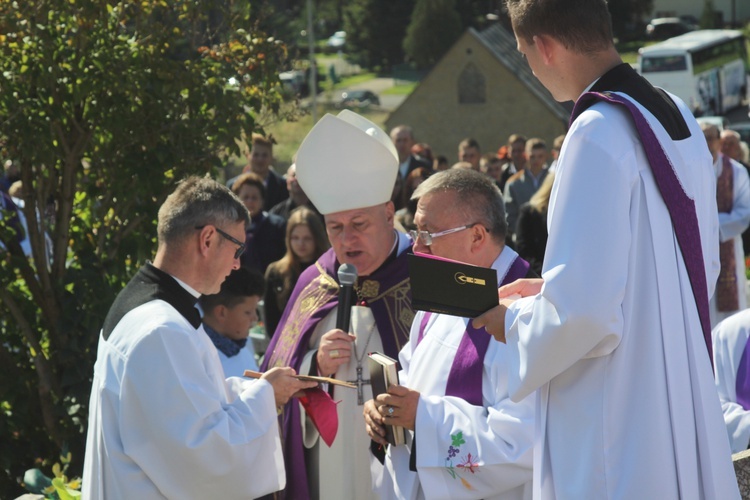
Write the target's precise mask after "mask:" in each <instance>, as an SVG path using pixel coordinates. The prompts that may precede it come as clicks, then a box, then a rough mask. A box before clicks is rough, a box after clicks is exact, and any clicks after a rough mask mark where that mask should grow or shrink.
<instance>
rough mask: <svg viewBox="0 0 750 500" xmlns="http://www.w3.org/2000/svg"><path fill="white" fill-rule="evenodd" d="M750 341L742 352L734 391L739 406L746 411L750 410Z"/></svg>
mask: <svg viewBox="0 0 750 500" xmlns="http://www.w3.org/2000/svg"><path fill="white" fill-rule="evenodd" d="M748 346H750V341H749V342H746V343H745V350H743V351H742V357H741V358H740V364H739V366H738V367H737V378H736V379H735V381H734V390H735V393H736V395H737V404H739V405H741V406H742V407H743V408H744V409H745V410H750V354H749V353H748V351H750V349H748Z"/></svg>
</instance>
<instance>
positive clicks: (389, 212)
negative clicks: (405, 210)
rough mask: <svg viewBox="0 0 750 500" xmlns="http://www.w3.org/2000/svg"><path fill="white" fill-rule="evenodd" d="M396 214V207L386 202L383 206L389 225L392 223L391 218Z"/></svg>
mask: <svg viewBox="0 0 750 500" xmlns="http://www.w3.org/2000/svg"><path fill="white" fill-rule="evenodd" d="M395 214H396V206H395V205H394V204H393V202H392V201H390V200H388V201H387V202H386V204H385V217H386V220H387V221H388V222H389V223H391V224H392V223H393V217H394V215H395Z"/></svg>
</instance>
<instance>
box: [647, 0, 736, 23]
mask: <svg viewBox="0 0 750 500" xmlns="http://www.w3.org/2000/svg"><path fill="white" fill-rule="evenodd" d="M713 3H714V10H717V11H720V12H721V13H722V14H723V16H724V22H725V23H731V22H732V4H733V3H734V12H735V16H736V19H737V22H739V23H743V24H744V23H746V22H748V21H750V1H748V0H713ZM703 6H704V3H703V2H702V1H700V0H692V1H690V2H686V1H685V0H654V10H653V11H652V13H653V16H652V17H663V15H664V14H667V15H676V16H683V15H692V16H695V17H696V18H698V19H700V18H701V14H702V13H703Z"/></svg>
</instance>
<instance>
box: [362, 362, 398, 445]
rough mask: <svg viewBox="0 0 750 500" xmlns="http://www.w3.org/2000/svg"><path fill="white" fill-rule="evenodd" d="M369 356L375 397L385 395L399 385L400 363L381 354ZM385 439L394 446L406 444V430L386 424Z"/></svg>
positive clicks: (371, 381)
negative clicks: (391, 388) (390, 388)
mask: <svg viewBox="0 0 750 500" xmlns="http://www.w3.org/2000/svg"><path fill="white" fill-rule="evenodd" d="M367 356H368V358H367V363H368V365H369V368H370V387H372V396H373V397H377V396H378V395H379V394H385V393H386V392H388V387H389V386H391V385H394V384H395V385H398V362H397V361H396V360H395V359H393V358H391V357H389V356H386V355H385V354H382V353H379V352H371V353H369V354H368V355H367ZM387 421H388V420H387V419H386V422H387ZM385 439H386V440H387V441H388V442H389V443H390V444H392V445H399V444H405V443H406V430H405V429H404V428H403V427H401V426H399V425H390V424H387V423H386V424H385Z"/></svg>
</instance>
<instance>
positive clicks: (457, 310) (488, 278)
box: [408, 254, 498, 318]
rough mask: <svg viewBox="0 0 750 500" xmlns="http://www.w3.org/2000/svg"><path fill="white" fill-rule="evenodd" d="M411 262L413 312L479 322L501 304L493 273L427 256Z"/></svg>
mask: <svg viewBox="0 0 750 500" xmlns="http://www.w3.org/2000/svg"><path fill="white" fill-rule="evenodd" d="M408 259H409V261H408V262H409V278H410V280H411V297H412V298H411V304H412V307H413V308H414V309H418V310H420V311H429V312H434V313H440V314H450V315H452V316H460V317H462V318H476V317H477V316H479V315H480V314H482V313H484V312H486V311H488V310H490V309H492V308H493V307H495V306H496V305H497V304H498V298H497V272H496V271H495V270H494V269H492V268H489V267H479V266H472V265H471V264H464V263H462V262H457V261H454V260H449V259H443V258H440V257H435V256H432V255H425V254H410V255H409V256H408Z"/></svg>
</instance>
